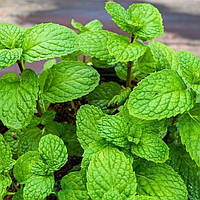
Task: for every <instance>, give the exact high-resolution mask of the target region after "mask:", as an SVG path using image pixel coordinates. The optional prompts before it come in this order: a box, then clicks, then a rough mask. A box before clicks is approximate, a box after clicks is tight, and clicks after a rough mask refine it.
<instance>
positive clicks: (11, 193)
mask: <svg viewBox="0 0 200 200" xmlns="http://www.w3.org/2000/svg"><path fill="white" fill-rule="evenodd" d="M6 195H15V192H7V193H6Z"/></svg>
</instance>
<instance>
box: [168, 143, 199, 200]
mask: <svg viewBox="0 0 200 200" xmlns="http://www.w3.org/2000/svg"><path fill="white" fill-rule="evenodd" d="M168 164H169V165H171V166H172V167H173V168H174V170H175V171H176V172H178V173H179V174H180V175H181V177H182V179H183V180H184V182H185V184H186V186H187V190H188V196H189V199H192V200H199V199H200V187H199V186H200V167H197V165H196V164H195V162H194V161H193V160H192V159H191V158H190V156H189V154H188V153H187V152H186V151H185V150H184V148H183V146H181V145H173V144H172V145H170V158H169V160H168Z"/></svg>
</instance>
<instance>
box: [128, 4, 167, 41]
mask: <svg viewBox="0 0 200 200" xmlns="http://www.w3.org/2000/svg"><path fill="white" fill-rule="evenodd" d="M128 13H129V15H130V16H131V20H132V21H133V22H134V23H136V24H138V25H139V26H140V27H139V28H138V30H136V31H134V35H135V36H136V37H138V38H140V39H142V40H143V41H146V40H151V39H153V38H156V37H159V36H161V35H162V34H163V33H164V27H163V25H162V16H161V14H160V13H159V11H158V9H157V8H155V7H154V6H152V5H151V4H145V3H140V4H132V5H131V6H130V7H129V8H128Z"/></svg>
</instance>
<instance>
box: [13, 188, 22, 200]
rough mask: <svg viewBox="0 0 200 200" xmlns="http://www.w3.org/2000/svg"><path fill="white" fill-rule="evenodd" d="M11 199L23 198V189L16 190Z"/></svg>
mask: <svg viewBox="0 0 200 200" xmlns="http://www.w3.org/2000/svg"><path fill="white" fill-rule="evenodd" d="M12 200H23V190H22V189H20V190H18V191H17V192H16V193H15V195H14V196H13V198H12Z"/></svg>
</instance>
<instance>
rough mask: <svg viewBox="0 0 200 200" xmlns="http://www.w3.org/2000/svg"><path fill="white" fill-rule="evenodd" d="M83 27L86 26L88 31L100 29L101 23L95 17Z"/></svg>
mask: <svg viewBox="0 0 200 200" xmlns="http://www.w3.org/2000/svg"><path fill="white" fill-rule="evenodd" d="M85 28H87V29H88V30H90V31H98V30H102V28H103V24H102V23H101V22H100V21H99V20H97V19H95V20H92V21H90V22H89V23H87V24H86V25H85Z"/></svg>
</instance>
